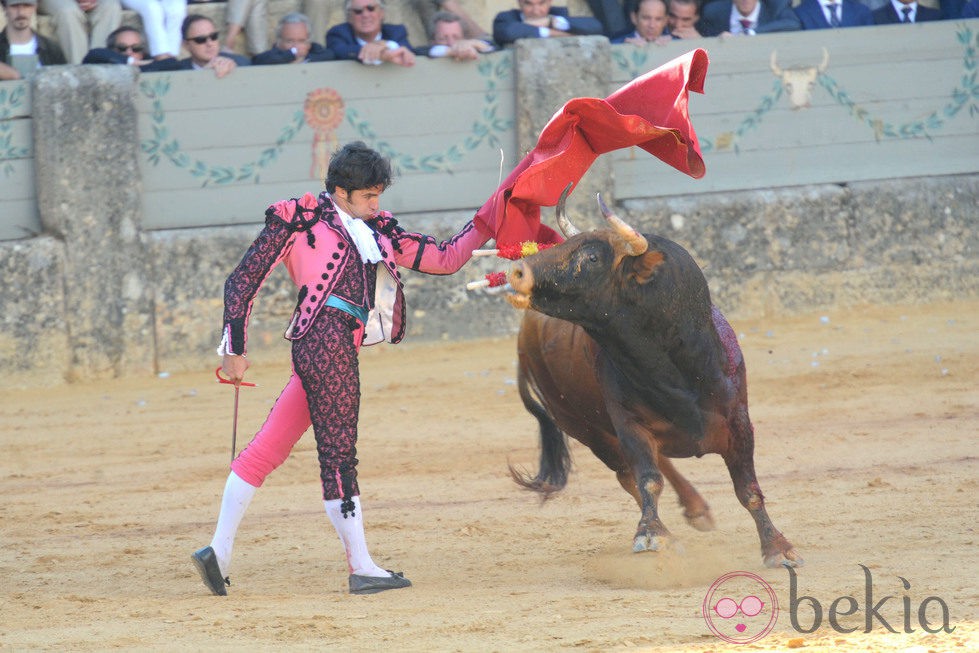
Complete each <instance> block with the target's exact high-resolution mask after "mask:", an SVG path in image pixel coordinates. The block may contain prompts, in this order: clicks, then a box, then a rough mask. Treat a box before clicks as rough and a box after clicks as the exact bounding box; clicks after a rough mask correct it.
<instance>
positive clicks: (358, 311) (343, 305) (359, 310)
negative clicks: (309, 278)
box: [326, 295, 367, 324]
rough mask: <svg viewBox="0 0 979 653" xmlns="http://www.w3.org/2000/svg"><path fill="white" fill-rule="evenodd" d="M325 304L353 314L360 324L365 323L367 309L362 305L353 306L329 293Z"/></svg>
mask: <svg viewBox="0 0 979 653" xmlns="http://www.w3.org/2000/svg"><path fill="white" fill-rule="evenodd" d="M326 305H327V306H332V307H333V308H338V309H340V310H341V311H343V312H344V313H349V314H350V315H353V316H354V317H355V318H357V319H358V320H360V323H361V324H367V309H366V308H364V307H363V306H355V305H353V304H351V303H350V302H348V301H346V300H344V299H340V298H339V297H337V296H336V295H330V296H329V297H327V298H326Z"/></svg>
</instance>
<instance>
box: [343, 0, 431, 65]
mask: <svg viewBox="0 0 979 653" xmlns="http://www.w3.org/2000/svg"><path fill="white" fill-rule="evenodd" d="M344 9H345V10H346V12H347V22H346V23H341V24H339V25H334V26H333V27H331V28H330V31H328V32H327V33H326V47H327V48H328V49H329V50H332V51H333V54H334V55H335V56H336V58H337V59H340V60H359V61H360V62H361V63H365V64H369V65H374V66H377V65H380V64H382V63H384V62H388V63H393V64H397V65H399V66H414V65H415V53H414V51H413V50H412V48H411V43H409V42H408V30H407V29H406V28H405V26H404V25H394V24H387V23H385V22H384V3H383V1H382V0H345V1H344Z"/></svg>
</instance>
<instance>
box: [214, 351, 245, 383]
mask: <svg viewBox="0 0 979 653" xmlns="http://www.w3.org/2000/svg"><path fill="white" fill-rule="evenodd" d="M251 365H252V364H251V361H249V360H248V359H247V358H245V357H244V356H235V355H234V354H225V355H224V358H223V359H222V360H221V371H222V372H224V375H225V376H226V377H228V380H230V381H231V382H232V383H234V384H235V385H237V384H239V383H241V381H242V379H244V378H245V372H246V371H247V370H248V368H249V367H251Z"/></svg>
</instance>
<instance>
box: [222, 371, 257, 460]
mask: <svg viewBox="0 0 979 653" xmlns="http://www.w3.org/2000/svg"><path fill="white" fill-rule="evenodd" d="M214 376H216V377H218V383H225V384H227V385H233V386H234V387H235V410H234V413H233V414H232V416H231V462H234V461H235V450H236V441H237V439H238V392H239V391H240V390H241V386H243V385H245V386H249V387H252V388H254V387H255V384H254V383H246V382H244V381H238V382H237V383H236V382H234V381H232V380H231V379H226V378H225V377H223V376H221V368H220V367H219V368H217V369H216V370H214Z"/></svg>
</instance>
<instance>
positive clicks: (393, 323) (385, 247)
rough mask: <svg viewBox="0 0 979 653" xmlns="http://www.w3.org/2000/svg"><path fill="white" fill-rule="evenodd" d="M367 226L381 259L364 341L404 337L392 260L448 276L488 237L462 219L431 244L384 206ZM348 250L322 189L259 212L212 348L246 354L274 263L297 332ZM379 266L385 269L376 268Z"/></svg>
mask: <svg viewBox="0 0 979 653" xmlns="http://www.w3.org/2000/svg"><path fill="white" fill-rule="evenodd" d="M367 224H368V225H369V226H370V227H371V229H372V230H373V231H374V238H375V240H376V241H377V244H378V247H379V248H380V250H381V257H382V258H381V262H380V263H378V264H377V267H378V275H377V289H376V292H375V307H374V310H372V311H371V314H370V317H369V318H368V321H367V324H366V325H365V335H364V341H363V344H365V345H371V344H375V343H377V342H380V341H381V340H388V341H389V342H392V343H397V342H400V341H401V339H402V338H403V337H404V333H405V326H406V323H405V299H404V293H403V287H404V284H403V283H402V281H401V273H400V272H399V271H398V269H397V268H398V266H401V267H405V268H409V269H412V270H416V271H418V272H425V273H428V274H452V273H453V272H456V271H458V270H459V269H460V268H461V267H462V266H463V265H464V264H465V263H466V262H467V261H468V260H469V259H470V258H472V252H473V250H474V249H478V248H480V247H482V246H483V245H484V244H485V243H486V241H488V240H489V238H490V236H488V235H485V234H483V233H481V232H480V231H479V230H478V229H477V228H476V227H475V225H474V224H473V222H472V221H469V222H467V223H466V225H465V226H464V227H463V228H462V229H461V230H460V231H459V233H457V234H456V235H455V236H453V237H452V238H450V239H449V240H446V241H442V242H437V241H436V240H435V239H434V238H432V237H431V236H426V235H423V234H417V233H412V232H408V231H405V230H404V229H402V228H401V227H400V226H399V225H398V222H397V220H395V219H394V217H393V216H392V215H391V214H390V213H388V212H387V211H382V212H381V213H380V214H379V215H378V216H377V217H376V218H374V219H372V220H369V221H367ZM349 256H359V253H358V252H357V249H356V247H355V246H354V245H353V242H352V241H351V239H350V237H349V236H348V235H347V231H346V229H344V227H343V225H342V223H341V222H340V219H339V217H338V216H337V214H336V211H335V210H334V208H333V202H332V201H331V200H330V196H329V194H328V193H326V192H323V193H321V194H320V197H319V200H318V201H317V198H316V197H314V196H313V195H312V194H311V193H306V194H305V195H303V196H302V197H301V198H299V199H295V198H294V199H290V200H283V201H280V202H276V203H275V204H273V205H272V206H270V207H269V208H268V210H267V211H266V212H265V228H264V229H263V230H262V232H261V233H260V234H259V235H258V238H256V239H255V242H254V243H252V245H251V247H249V249H248V251H247V252H246V253H245V256H244V257H243V258H242V260H241V263H239V264H238V267H236V268H235V270H234V271H233V272H232V273H231V275H230V276H229V277H228V280H227V281H226V282H225V286H224V331H223V337H222V341H221V347H219V349H218V353H219V354H224V353H233V354H244V353H245V351H246V349H247V323H248V317H249V315H250V314H251V308H252V302H253V300H254V298H255V295H256V294H257V293H258V290H259V288H261V286H262V284H263V283H264V282H265V279H267V278H268V276H269V274H270V273H271V272H272V270H273V269H274V268H275V266H276V265H277V264H278V263H280V262H283V263H285V266H286V269H287V270H288V271H289V276H291V277H292V280H293V282H294V283H295V284H296V286H298V287H299V297H298V301H297V304H296V310H295V312H294V313H293V317H292V320H291V321H290V323H289V327H288V329H287V330H286V333H285V337H286V338H288V339H289V340H297V339H299V338H302V337H303V335H305V334H306V332H307V331H308V330H309V328H310V326H312V324H313V321H314V320H315V318H316V316H317V315H318V314H319V312H320V310H321V309H322V308H323V305H324V304H325V303H326V300H327V299H328V298H329V296H330V295H331V294H332V291H333V287H334V285H335V284H336V281H337V276H336V275H335V274H334V272H335V271H339V270H342V269H343V264H344V263H345V262H346V259H347V257H349ZM381 268H383V269H384V270H385V272H386V273H387V274H384V273H382V272H380V269H381ZM341 298H342V299H345V300H348V301H350V300H351V299H352V298H347V297H341Z"/></svg>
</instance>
